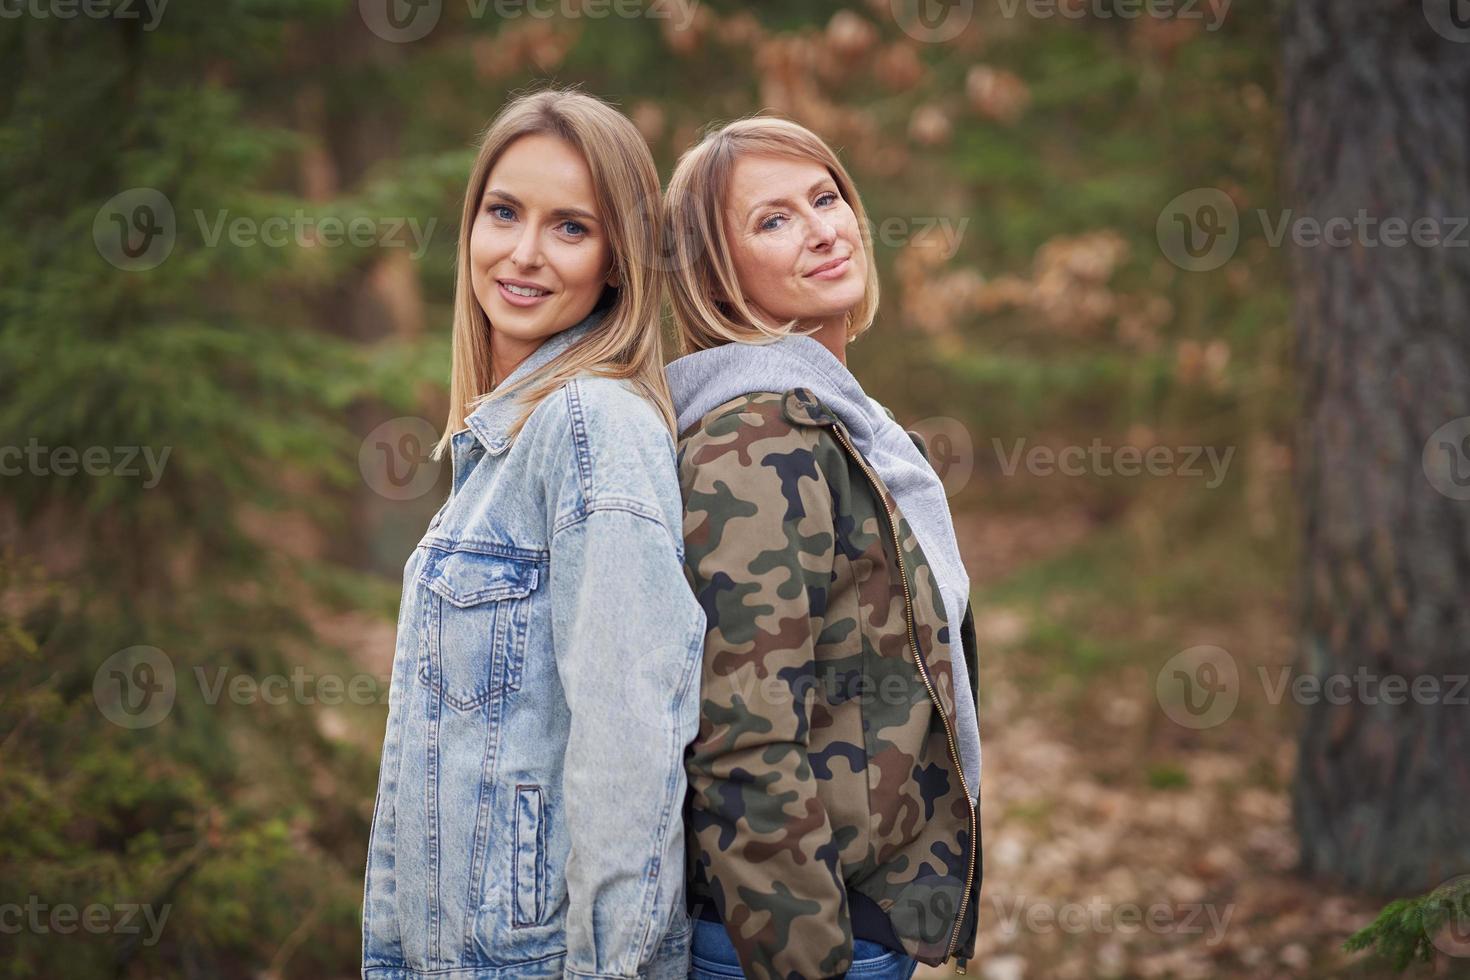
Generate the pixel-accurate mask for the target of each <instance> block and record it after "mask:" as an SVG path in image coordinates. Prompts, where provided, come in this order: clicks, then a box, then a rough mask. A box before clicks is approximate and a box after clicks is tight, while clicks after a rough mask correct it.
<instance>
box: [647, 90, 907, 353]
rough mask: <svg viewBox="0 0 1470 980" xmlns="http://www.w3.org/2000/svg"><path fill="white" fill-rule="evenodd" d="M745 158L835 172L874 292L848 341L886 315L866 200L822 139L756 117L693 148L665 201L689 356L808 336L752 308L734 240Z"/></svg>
mask: <svg viewBox="0 0 1470 980" xmlns="http://www.w3.org/2000/svg"><path fill="white" fill-rule="evenodd" d="M743 154H765V155H769V156H782V157H795V158H797V159H800V160H811V161H813V162H815V163H818V164H820V165H822V166H823V167H825V168H826V169H827V172H828V173H829V174H831V175H832V179H833V181H835V182H836V184H837V192H838V193H839V194H841V195H842V197H843V200H845V201H846V202H847V204H848V206H849V207H851V208H852V211H853V214H854V215H855V216H856V218H857V222H858V228H859V229H860V231H861V234H862V239H863V249H864V250H865V251H866V252H867V256H868V281H867V289H866V290H865V291H864V293H863V298H862V301H861V302H859V303H858V305H857V306H855V307H854V308H853V309H852V310H850V311H849V312H848V316H847V339H848V340H855V339H857V338H858V337H859V336H861V335H862V334H863V333H864V332H866V331H867V329H868V328H869V327H871V326H872V325H873V318H874V316H876V315H877V312H878V266H877V263H876V261H875V260H874V255H873V235H872V229H871V228H870V227H869V226H868V215H867V212H866V211H865V210H864V209H863V202H862V198H860V197H859V196H858V192H857V187H856V186H855V185H854V184H853V182H852V177H851V176H849V175H848V173H847V168H846V167H844V166H843V165H842V161H840V160H838V159H837V154H836V153H834V152H832V148H831V147H829V146H828V145H827V144H826V142H824V141H823V140H822V138H821V137H820V136H818V135H817V134H816V133H813V132H812V131H811V130H809V129H807V128H806V127H805V126H802V125H799V124H797V123H794V122H792V121H791V120H789V119H781V118H779V117H775V116H755V117H752V118H748V119H740V120H737V121H735V122H732V123H728V124H727V125H725V126H722V127H720V128H718V129H713V130H711V131H710V132H709V133H707V134H706V135H705V137H704V138H703V139H702V140H700V142H698V143H697V144H695V145H694V146H693V147H691V148H690V149H689V150H687V151H686V152H685V153H684V155H683V156H682V157H681V158H680V159H679V164H678V166H677V167H675V168H674V175H673V177H671V178H670V179H669V189H668V192H667V193H666V194H665V196H664V222H665V227H664V238H665V241H666V242H667V246H666V247H667V248H668V249H669V255H670V259H671V261H670V263H669V264H670V266H671V267H672V274H671V276H670V279H671V282H670V292H671V294H672V295H671V299H672V303H673V309H674V324H675V326H676V327H677V329H678V332H679V343H680V346H681V348H682V349H683V352H684V353H685V354H692V353H694V352H695V351H701V350H707V349H708V348H711V347H719V346H721V345H723V344H731V343H747V344H750V343H766V342H768V341H771V340H776V339H778V338H780V337H784V336H786V335H787V334H790V333H796V332H805V331H800V330H799V329H798V324H797V323H796V322H794V321H793V322H790V323H785V324H781V325H779V326H774V327H773V326H771V325H769V324H767V323H764V322H762V320H761V318H760V317H759V316H758V315H757V314H756V312H755V310H753V309H752V308H751V306H750V305H749V304H748V303H747V302H746V300H745V296H744V294H743V293H742V291H741V289H740V283H739V280H738V279H737V277H736V275H735V263H734V260H733V259H732V258H731V255H730V247H729V240H728V238H727V237H726V234H727V223H726V220H725V208H726V204H727V201H726V198H727V197H728V195H729V188H730V175H731V172H732V171H733V170H734V169H735V161H736V160H737V159H739V157H740V156H741V155H743Z"/></svg>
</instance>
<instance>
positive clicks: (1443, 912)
mask: <svg viewBox="0 0 1470 980" xmlns="http://www.w3.org/2000/svg"><path fill="white" fill-rule="evenodd" d="M1466 923H1470V876H1463V875H1462V876H1461V877H1459V878H1455V879H1453V880H1451V881H1449V882H1446V883H1445V884H1443V885H1440V886H1439V887H1438V888H1436V889H1434V891H1432V892H1430V893H1429V894H1427V895H1421V896H1420V897H1418V898H1404V899H1399V900H1398V901H1395V902H1390V903H1389V904H1388V905H1386V906H1384V908H1383V911H1381V912H1379V913H1378V918H1376V919H1374V920H1373V921H1372V922H1371V923H1369V924H1368V925H1367V926H1364V927H1363V928H1362V929H1359V930H1358V931H1357V932H1355V933H1353V934H1352V936H1350V937H1349V938H1348V940H1347V942H1345V943H1343V949H1345V950H1347V951H1348V952H1350V953H1356V952H1360V951H1362V950H1365V949H1371V950H1373V952H1374V953H1375V954H1376V955H1377V956H1378V957H1380V958H1382V959H1384V960H1386V961H1387V962H1388V963H1390V964H1391V965H1392V966H1393V968H1394V969H1395V970H1397V971H1399V972H1402V971H1403V970H1405V969H1407V968H1408V967H1409V966H1410V965H1411V964H1412V963H1414V962H1415V961H1419V962H1424V963H1428V962H1431V961H1432V960H1433V959H1434V956H1435V953H1434V937H1435V936H1436V935H1437V934H1438V933H1439V931H1440V930H1441V929H1443V928H1445V926H1447V925H1450V926H1451V927H1452V928H1455V929H1456V931H1457V933H1458V935H1459V936H1461V937H1463V936H1464V934H1465V925H1466Z"/></svg>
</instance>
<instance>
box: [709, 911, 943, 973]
mask: <svg viewBox="0 0 1470 980" xmlns="http://www.w3.org/2000/svg"><path fill="white" fill-rule="evenodd" d="M690 953H691V955H690V969H689V980H742V978H743V977H744V976H745V974H744V973H742V972H741V970H740V957H738V956H736V955H735V946H734V944H733V943H731V942H730V936H729V934H728V933H727V932H725V926H724V924H723V923H720V922H710V921H709V920H707V919H695V920H694V942H693V944H692V949H691V950H690ZM918 968H919V961H918V960H913V959H910V958H909V957H907V956H905V955H903V954H902V953H895V952H894V951H893V950H891V949H889V948H888V947H886V946H879V945H878V944H877V943H870V942H868V941H867V940H866V939H857V940H854V941H853V944H852V969H850V970H848V971H847V975H848V976H849V977H861V978H862V980H909V977H911V976H913V975H914V971H915V970H916V969H918Z"/></svg>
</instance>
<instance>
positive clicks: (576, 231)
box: [561, 220, 587, 238]
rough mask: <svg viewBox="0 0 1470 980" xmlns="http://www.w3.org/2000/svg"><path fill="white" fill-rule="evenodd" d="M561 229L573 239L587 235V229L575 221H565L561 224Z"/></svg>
mask: <svg viewBox="0 0 1470 980" xmlns="http://www.w3.org/2000/svg"><path fill="white" fill-rule="evenodd" d="M561 227H562V230H563V231H565V232H566V233H567V234H568V235H571V236H572V237H573V238H581V237H582V236H583V235H585V234H587V229H586V227H584V226H583V225H580V224H578V223H577V222H575V221H571V220H568V221H563V222H562V223H561Z"/></svg>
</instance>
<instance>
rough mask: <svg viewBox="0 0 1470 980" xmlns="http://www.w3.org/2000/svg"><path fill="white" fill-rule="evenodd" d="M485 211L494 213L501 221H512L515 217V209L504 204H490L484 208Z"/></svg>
mask: <svg viewBox="0 0 1470 980" xmlns="http://www.w3.org/2000/svg"><path fill="white" fill-rule="evenodd" d="M485 212H486V213H487V214H492V215H494V216H495V217H497V218H499V219H500V220H501V221H514V220H515V219H516V213H515V211H513V210H511V208H510V207H509V206H508V205H505V204H492V205H490V206H489V207H488V208H486V209H485Z"/></svg>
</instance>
